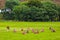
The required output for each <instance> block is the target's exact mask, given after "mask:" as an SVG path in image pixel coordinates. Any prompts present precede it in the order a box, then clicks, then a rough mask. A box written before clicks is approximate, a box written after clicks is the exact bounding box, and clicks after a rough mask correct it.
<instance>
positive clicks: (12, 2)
mask: <svg viewBox="0 0 60 40" xmlns="http://www.w3.org/2000/svg"><path fill="white" fill-rule="evenodd" d="M19 3H20V1H19V0H6V5H5V6H6V8H9V9H13V7H14V6H16V5H19Z"/></svg>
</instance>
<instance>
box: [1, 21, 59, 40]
mask: <svg viewBox="0 0 60 40" xmlns="http://www.w3.org/2000/svg"><path fill="white" fill-rule="evenodd" d="M7 26H10V28H11V31H8V32H7V31H6V27H7ZM50 26H51V27H52V28H54V29H55V30H56V32H51V31H50V30H49V27H50ZM29 27H31V28H34V29H36V28H37V29H39V30H40V29H41V28H42V27H43V28H44V32H40V33H39V34H34V33H32V32H29V33H28V34H25V35H23V34H22V33H21V32H20V31H17V32H13V29H14V28H16V29H17V30H19V29H20V28H29ZM0 40H60V22H18V21H17V22H15V21H0Z"/></svg>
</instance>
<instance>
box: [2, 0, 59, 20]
mask: <svg viewBox="0 0 60 40" xmlns="http://www.w3.org/2000/svg"><path fill="white" fill-rule="evenodd" d="M5 8H9V9H11V11H5V12H3V13H2V15H3V17H2V18H3V19H4V20H16V21H60V6H59V5H57V4H56V3H54V2H52V1H40V0H29V1H24V2H20V1H19V0H17V1H6V7H5Z"/></svg>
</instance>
